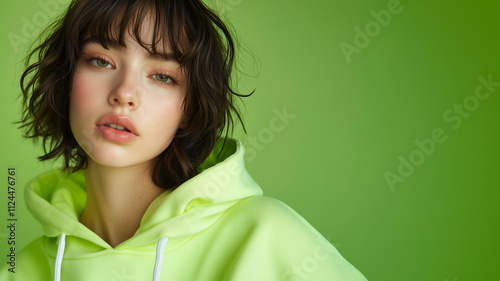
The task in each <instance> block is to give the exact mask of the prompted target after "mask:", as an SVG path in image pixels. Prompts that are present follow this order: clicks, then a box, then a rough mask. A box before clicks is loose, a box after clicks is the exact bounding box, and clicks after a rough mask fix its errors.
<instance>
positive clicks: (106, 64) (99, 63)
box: [92, 59, 111, 68]
mask: <svg viewBox="0 0 500 281" xmlns="http://www.w3.org/2000/svg"><path fill="white" fill-rule="evenodd" d="M92 62H93V63H94V64H95V65H97V66H98V67H101V68H109V67H111V64H110V63H109V62H107V61H106V60H103V59H93V60H92Z"/></svg>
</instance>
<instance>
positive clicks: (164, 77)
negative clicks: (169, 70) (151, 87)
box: [153, 74, 173, 83]
mask: <svg viewBox="0 0 500 281" xmlns="http://www.w3.org/2000/svg"><path fill="white" fill-rule="evenodd" d="M153 77H154V79H156V80H158V81H159V82H162V83H170V82H173V80H172V78H170V77H169V76H167V75H165V74H155V75H153Z"/></svg>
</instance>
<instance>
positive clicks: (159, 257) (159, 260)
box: [153, 237, 168, 281]
mask: <svg viewBox="0 0 500 281" xmlns="http://www.w3.org/2000/svg"><path fill="white" fill-rule="evenodd" d="M167 242H168V238H167V237H162V238H161V239H160V241H158V247H157V248H156V262H155V270H154V272H153V281H160V274H161V265H162V264H163V253H164V251H165V245H167Z"/></svg>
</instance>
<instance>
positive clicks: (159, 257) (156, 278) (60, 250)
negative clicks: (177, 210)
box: [54, 233, 168, 281]
mask: <svg viewBox="0 0 500 281" xmlns="http://www.w3.org/2000/svg"><path fill="white" fill-rule="evenodd" d="M167 242H168V238H167V237H162V238H161V239H160V241H158V247H157V248H156V261H155V268H154V272H153V281H160V274H161V266H162V264H163V254H164V252H165V245H167ZM65 247H66V234H64V233H61V236H60V237H59V245H58V246H57V255H56V264H55V268H54V281H61V265H62V259H63V255H64V248H65Z"/></svg>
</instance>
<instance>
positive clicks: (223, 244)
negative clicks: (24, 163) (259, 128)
mask: <svg viewBox="0 0 500 281" xmlns="http://www.w3.org/2000/svg"><path fill="white" fill-rule="evenodd" d="M218 149H220V142H219V143H218V145H217V147H216V149H215V150H214V152H213V153H212V154H211V155H210V157H209V158H208V159H207V161H205V163H204V164H203V165H202V170H203V171H202V172H201V173H200V174H198V175H197V176H195V177H194V178H192V179H190V180H188V181H186V182H185V183H184V184H182V185H181V186H179V187H178V188H177V189H175V190H174V191H165V192H164V193H163V194H162V195H160V196H159V197H158V198H157V199H155V200H154V201H153V203H152V204H151V205H150V206H149V208H148V210H147V211H146V213H145V214H144V216H143V218H142V221H141V224H140V227H139V229H138V230H137V232H136V233H135V234H134V236H133V237H131V238H130V239H128V240H127V241H125V242H123V243H121V244H120V245H118V246H116V247H115V248H112V247H111V246H110V245H108V244H107V243H106V242H105V241H104V240H102V239H101V238H100V237H99V236H97V235H96V234H95V233H94V232H92V231H91V230H89V229H88V228H86V227H85V226H84V225H83V224H81V223H80V222H79V221H78V220H79V217H80V215H81V214H82V213H83V210H84V206H85V202H86V189H85V178H84V176H83V173H82V172H77V173H73V174H70V175H68V174H62V173H61V172H59V171H52V172H49V173H47V174H44V175H42V176H40V177H38V178H37V179H36V180H34V181H33V182H31V183H30V185H29V186H28V188H27V190H26V201H27V205H28V207H29V209H30V211H31V212H32V213H33V215H34V216H35V217H36V218H37V219H38V220H39V221H40V222H41V223H42V225H43V229H44V236H42V237H41V238H39V239H37V240H35V241H34V242H32V243H31V244H29V245H28V246H27V247H26V248H25V249H23V250H22V251H21V252H20V253H19V254H18V260H17V264H16V273H11V272H8V271H7V270H6V269H5V268H4V270H2V272H1V273H0V280H29V281H38V280H43V281H49V280H62V281H66V280H71V281H79V280H91V281H100V280H105V281H138V280H141V281H142V280H175V281H224V280H227V281H229V280H231V281H245V280H248V281H267V280H280V281H281V280H290V281H295V280H325V281H326V280H329V281H330V280H349V281H354V280H356V281H358V280H366V279H365V277H364V276H363V275H362V274H361V273H360V272H359V271H358V270H357V269H356V268H354V267H353V266H352V265H351V264H349V263H348V262H347V261H346V260H345V259H344V258H343V257H342V256H341V255H340V254H339V252H338V251H337V250H336V249H335V247H333V246H332V245H331V244H330V243H329V242H328V241H327V240H326V239H325V238H323V237H322V236H321V235H320V234H319V233H318V232H317V231H316V230H315V229H314V228H313V227H312V226H311V225H309V224H308V223H307V222H306V221H305V220H304V219H303V218H302V217H300V216H299V215H298V214H297V213H296V212H294V211H293V210H292V209H290V208H289V207H288V206H287V205H285V204H283V203H282V202H280V201H278V200H275V199H272V198H269V197H265V196H262V190H261V188H260V187H259V186H258V184H257V183H256V182H255V181H254V180H253V179H252V178H251V177H250V175H249V174H248V173H247V171H246V170H245V164H244V148H243V146H242V144H241V142H240V141H237V140H228V142H226V149H225V150H224V151H225V152H224V153H222V154H221V155H218V151H217V150H218ZM217 156H219V157H217Z"/></svg>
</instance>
